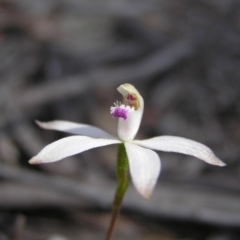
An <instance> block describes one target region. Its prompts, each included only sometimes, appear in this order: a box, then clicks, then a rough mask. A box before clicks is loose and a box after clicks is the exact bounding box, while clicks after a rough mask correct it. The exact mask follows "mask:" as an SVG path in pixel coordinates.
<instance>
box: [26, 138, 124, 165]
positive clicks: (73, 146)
mask: <svg viewBox="0 0 240 240" xmlns="http://www.w3.org/2000/svg"><path fill="white" fill-rule="evenodd" d="M116 143H120V141H119V140H115V139H101V138H90V137H85V136H71V137H66V138H62V139H60V140H58V141H56V142H53V143H51V144H49V145H47V146H46V147H45V148H43V149H42V151H41V152H39V153H38V154H37V155H36V156H35V157H33V158H32V159H30V161H29V163H31V164H39V163H49V162H55V161H58V160H61V159H63V158H65V157H69V156H72V155H75V154H77V153H81V152H83V151H86V150H89V149H92V148H96V147H102V146H106V145H110V144H116Z"/></svg>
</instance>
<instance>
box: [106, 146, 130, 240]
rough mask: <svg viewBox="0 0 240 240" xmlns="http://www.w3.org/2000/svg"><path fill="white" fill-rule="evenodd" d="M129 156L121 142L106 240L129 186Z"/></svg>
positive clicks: (109, 238)
mask: <svg viewBox="0 0 240 240" xmlns="http://www.w3.org/2000/svg"><path fill="white" fill-rule="evenodd" d="M128 168H129V167H128V157H127V153H126V149H125V146H124V144H120V145H119V148H118V155H117V189H116V192H115V197H114V201H113V206H112V216H111V221H110V225H109V228H108V232H107V236H106V240H111V238H112V235H113V231H114V227H115V225H116V221H117V217H118V215H119V212H120V209H121V204H122V200H123V197H124V194H125V192H126V190H127V188H128V182H129V179H128Z"/></svg>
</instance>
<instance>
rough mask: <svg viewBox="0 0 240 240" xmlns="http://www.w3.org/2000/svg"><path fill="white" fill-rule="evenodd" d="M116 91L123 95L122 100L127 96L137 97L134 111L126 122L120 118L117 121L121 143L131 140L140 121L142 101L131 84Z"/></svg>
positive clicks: (142, 109)
mask: <svg viewBox="0 0 240 240" xmlns="http://www.w3.org/2000/svg"><path fill="white" fill-rule="evenodd" d="M117 90H118V91H119V92H120V93H121V94H122V95H123V98H126V96H127V95H128V94H135V95H134V96H136V97H137V105H136V106H135V110H134V111H133V112H130V113H129V115H128V118H127V120H124V119H122V118H119V120H118V136H119V138H120V139H122V140H123V141H129V140H133V139H134V138H135V136H136V134H137V132H138V129H139V126H140V124H141V121H142V115H143V111H144V100H143V98H142V96H141V95H140V93H139V92H138V91H137V89H136V88H135V87H134V86H133V85H131V84H128V83H125V84H122V85H120V87H118V89H117ZM131 107H132V106H131Z"/></svg>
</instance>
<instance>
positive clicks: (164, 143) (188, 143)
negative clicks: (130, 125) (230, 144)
mask: <svg viewBox="0 0 240 240" xmlns="http://www.w3.org/2000/svg"><path fill="white" fill-rule="evenodd" d="M133 142H134V143H136V144H138V145H139V146H142V147H146V148H151V149H154V150H160V151H165V152H177V153H183V154H187V155H191V156H194V157H196V158H199V159H201V160H203V161H205V162H207V163H209V164H212V165H218V166H225V165H226V164H225V163H224V162H222V161H221V160H220V159H218V158H217V157H216V156H215V154H214V153H213V151H212V150H211V149H210V148H208V147H207V146H205V145H203V144H201V143H199V142H196V141H193V140H190V139H186V138H182V137H175V136H160V137H154V138H150V139H146V140H140V141H139V140H135V141H133Z"/></svg>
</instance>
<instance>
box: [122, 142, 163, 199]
mask: <svg viewBox="0 0 240 240" xmlns="http://www.w3.org/2000/svg"><path fill="white" fill-rule="evenodd" d="M125 147H126V152H127V156H128V160H129V167H130V173H131V177H132V180H133V184H134V186H135V187H136V189H137V191H138V192H139V193H140V194H141V195H142V196H143V197H145V198H147V199H148V198H150V196H151V194H152V191H153V189H154V187H155V185H156V182H157V179H158V176H159V173H160V169H161V163H160V158H159V156H158V155H157V154H156V153H155V152H154V151H152V150H149V149H146V148H142V147H140V146H137V145H135V144H132V143H125Z"/></svg>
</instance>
